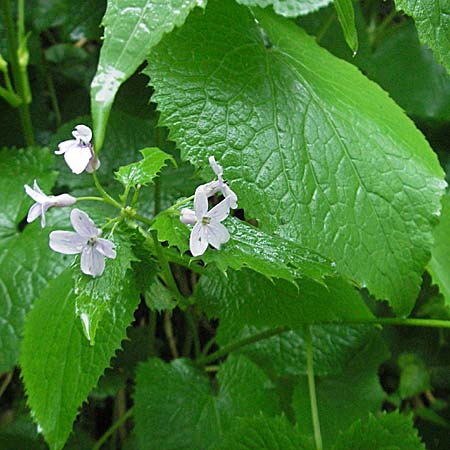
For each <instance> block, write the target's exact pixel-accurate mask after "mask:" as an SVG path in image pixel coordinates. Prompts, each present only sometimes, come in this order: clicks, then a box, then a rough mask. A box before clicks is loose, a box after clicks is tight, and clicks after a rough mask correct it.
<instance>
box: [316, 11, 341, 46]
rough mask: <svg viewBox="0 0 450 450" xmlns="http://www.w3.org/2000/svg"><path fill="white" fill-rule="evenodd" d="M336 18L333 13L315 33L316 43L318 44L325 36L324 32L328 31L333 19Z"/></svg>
mask: <svg viewBox="0 0 450 450" xmlns="http://www.w3.org/2000/svg"><path fill="white" fill-rule="evenodd" d="M335 18H336V11H333V12H332V13H331V14H330V15H329V16H328V17H327V18H326V19H325V22H324V23H323V24H322V26H321V27H320V29H319V31H318V32H317V36H316V42H317V43H319V42H320V41H321V40H322V39H323V37H324V36H325V34H326V32H327V31H328V28H330V26H331V24H332V23H333V21H334V19H335Z"/></svg>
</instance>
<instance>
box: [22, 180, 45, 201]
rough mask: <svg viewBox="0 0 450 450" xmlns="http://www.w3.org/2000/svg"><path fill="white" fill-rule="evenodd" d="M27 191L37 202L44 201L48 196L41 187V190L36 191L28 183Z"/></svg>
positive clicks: (25, 186)
mask: <svg viewBox="0 0 450 450" xmlns="http://www.w3.org/2000/svg"><path fill="white" fill-rule="evenodd" d="M24 188H25V192H26V193H27V195H29V196H30V197H31V198H32V199H33V200H34V201H35V202H38V203H44V202H46V201H47V199H48V197H47V196H46V195H45V194H44V193H43V192H42V191H41V190H40V189H39V191H35V190H34V189H31V187H30V186H28V184H25V185H24Z"/></svg>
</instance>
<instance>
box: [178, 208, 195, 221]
mask: <svg viewBox="0 0 450 450" xmlns="http://www.w3.org/2000/svg"><path fill="white" fill-rule="evenodd" d="M180 220H181V221H182V222H183V223H185V224H186V225H194V224H195V223H197V217H196V216H195V212H194V211H192V209H189V208H183V209H182V210H181V215H180Z"/></svg>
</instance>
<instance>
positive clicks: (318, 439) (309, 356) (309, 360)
mask: <svg viewBox="0 0 450 450" xmlns="http://www.w3.org/2000/svg"><path fill="white" fill-rule="evenodd" d="M304 331H305V342H306V366H307V371H308V387H309V400H310V403H311V417H312V423H313V429H314V441H315V443H316V449H317V450H322V449H323V446H322V434H321V433H320V422H319V410H318V409H317V396H316V383H315V380H314V361H313V342H312V334H311V327H310V325H305V326H304Z"/></svg>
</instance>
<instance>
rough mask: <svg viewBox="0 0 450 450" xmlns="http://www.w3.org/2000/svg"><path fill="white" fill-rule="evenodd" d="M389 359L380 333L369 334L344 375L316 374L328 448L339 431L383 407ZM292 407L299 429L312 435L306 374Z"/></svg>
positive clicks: (322, 424) (322, 423)
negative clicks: (382, 378) (383, 368)
mask: <svg viewBox="0 0 450 450" xmlns="http://www.w3.org/2000/svg"><path fill="white" fill-rule="evenodd" d="M316 351H317V350H316V349H314V352H316ZM319 351H320V350H319ZM387 358H388V352H387V349H386V346H385V345H384V342H383V340H382V339H381V336H380V334H379V333H375V334H374V333H372V334H368V335H367V340H366V342H365V343H363V344H362V345H361V346H360V347H359V348H358V349H355V352H354V354H353V356H352V358H351V359H350V360H349V361H347V365H346V367H345V368H344V370H343V372H342V373H341V374H339V375H331V376H324V377H320V376H319V377H316V379H315V382H316V394H317V406H318V411H319V419H320V425H321V431H322V437H323V443H324V448H331V445H332V444H333V442H334V441H335V439H336V436H337V435H338V434H339V432H340V431H345V430H346V429H347V428H348V427H349V426H350V425H351V424H352V423H353V422H354V421H355V420H357V419H359V418H361V417H367V414H368V413H369V412H374V413H375V412H378V411H379V410H380V408H381V404H382V402H383V400H384V399H385V397H386V394H385V393H384V391H383V389H382V388H381V386H380V382H379V379H378V368H379V366H380V364H381V363H382V362H384V361H385V360H386V359H387ZM292 407H293V409H294V412H295V415H296V418H297V426H298V428H299V429H300V431H302V432H303V433H304V434H306V435H309V436H311V437H312V436H313V426H312V420H311V404H310V394H309V388H308V382H307V379H306V377H303V378H301V379H300V383H299V384H298V386H297V387H296V389H295V392H294V397H293V403H292ZM347 448H353V447H351V446H350V447H347ZM355 448H358V447H355ZM362 448H371V447H370V446H369V447H362Z"/></svg>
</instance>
